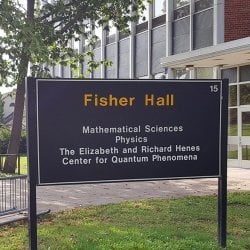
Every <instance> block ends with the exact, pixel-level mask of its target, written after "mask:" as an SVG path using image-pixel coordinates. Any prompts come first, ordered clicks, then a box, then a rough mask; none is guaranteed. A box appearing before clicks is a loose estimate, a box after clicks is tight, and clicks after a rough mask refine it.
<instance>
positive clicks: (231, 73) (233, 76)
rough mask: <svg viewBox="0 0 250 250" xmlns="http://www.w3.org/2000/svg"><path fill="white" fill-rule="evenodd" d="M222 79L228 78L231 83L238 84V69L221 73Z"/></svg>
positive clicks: (225, 70)
mask: <svg viewBox="0 0 250 250" xmlns="http://www.w3.org/2000/svg"><path fill="white" fill-rule="evenodd" d="M221 76H222V78H228V79H229V83H236V82H237V68H230V69H223V70H222V71H221Z"/></svg>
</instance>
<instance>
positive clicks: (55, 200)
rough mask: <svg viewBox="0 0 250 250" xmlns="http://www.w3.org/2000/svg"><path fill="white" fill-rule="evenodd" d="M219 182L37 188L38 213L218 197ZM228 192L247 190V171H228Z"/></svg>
mask: <svg viewBox="0 0 250 250" xmlns="http://www.w3.org/2000/svg"><path fill="white" fill-rule="evenodd" d="M217 184H218V179H217V178H210V179H191V180H164V181H147V182H123V183H109V184H84V185H80V184H79V185H63V186H45V187H38V188H37V206H38V211H44V210H47V209H51V211H52V212H55V211H60V210H64V209H69V208H75V207H81V206H89V205H97V204H107V203H117V202H120V201H124V200H138V199H148V198H168V197H183V196H189V195H208V194H217V188H218V185H217ZM228 190H229V191H243V190H245V191H246V190H249V191H250V168H248V169H246V168H229V169H228Z"/></svg>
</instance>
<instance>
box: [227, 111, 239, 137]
mask: <svg viewBox="0 0 250 250" xmlns="http://www.w3.org/2000/svg"><path fill="white" fill-rule="evenodd" d="M228 135H229V136H237V135H238V116H237V108H230V109H229V110H228Z"/></svg>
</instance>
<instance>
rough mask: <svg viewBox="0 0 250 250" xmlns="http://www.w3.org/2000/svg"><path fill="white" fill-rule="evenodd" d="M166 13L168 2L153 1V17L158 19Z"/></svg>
mask: <svg viewBox="0 0 250 250" xmlns="http://www.w3.org/2000/svg"><path fill="white" fill-rule="evenodd" d="M165 13H166V0H154V1H153V17H158V16H161V15H163V14H165Z"/></svg>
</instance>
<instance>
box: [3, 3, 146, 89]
mask: <svg viewBox="0 0 250 250" xmlns="http://www.w3.org/2000/svg"><path fill="white" fill-rule="evenodd" d="M31 6H32V5H31ZM35 8H36V9H35V10H34V13H35V16H34V18H32V16H33V15H32V16H31V17H29V18H27V13H26V10H25V9H24V8H23V7H21V5H19V4H18V2H17V1H13V0H12V1H11V0H2V1H1V2H0V82H1V84H9V85H10V84H12V85H13V84H16V83H18V82H20V81H22V80H21V79H24V77H25V76H26V75H27V72H28V70H27V63H23V62H24V61H26V62H28V61H29V62H30V63H31V64H32V65H33V66H31V68H30V72H31V75H32V76H50V74H49V68H50V66H54V65H57V64H61V65H62V66H68V67H70V68H71V70H73V71H78V73H77V74H74V75H75V76H77V75H80V72H81V65H82V64H83V63H84V62H86V63H85V65H87V66H88V69H87V71H88V72H93V71H94V70H95V69H97V68H98V67H99V66H100V64H104V65H105V66H107V67H108V66H110V65H111V62H105V61H99V62H96V61H94V53H93V50H94V47H95V44H96V41H97V36H95V35H94V34H93V32H92V29H93V28H95V26H99V27H100V26H102V27H104V28H105V27H106V28H107V29H108V28H109V26H108V25H107V24H110V23H111V24H112V25H113V26H115V27H117V28H118V29H119V30H121V31H126V32H127V31H128V24H129V22H130V21H135V20H137V19H138V15H139V14H140V13H142V12H143V10H144V9H145V6H144V1H142V0H137V1H123V0H113V1H110V0H84V1H82V0H69V1H63V0H55V1H53V2H52V3H49V2H47V1H43V2H42V4H41V2H40V1H37V3H36V7H35ZM29 11H30V12H32V10H29ZM32 13H33V12H32ZM132 13H133V14H132ZM89 20H92V21H89ZM84 40H85V41H87V42H85V43H84ZM72 42H77V43H79V46H78V47H79V48H80V50H79V51H80V53H79V51H78V50H75V48H72ZM84 46H85V51H84V52H81V51H82V50H83V49H82V48H83V47H84ZM24 59H25V60H24ZM21 62H22V63H21ZM44 65H46V66H44Z"/></svg>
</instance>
